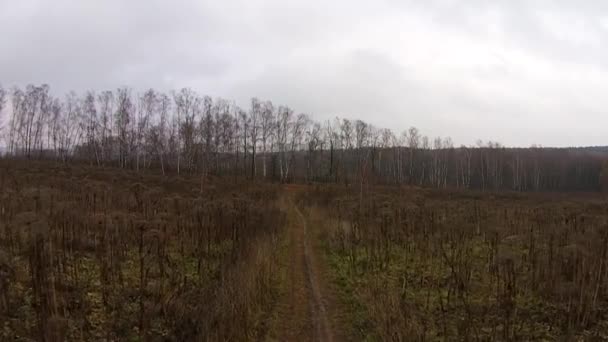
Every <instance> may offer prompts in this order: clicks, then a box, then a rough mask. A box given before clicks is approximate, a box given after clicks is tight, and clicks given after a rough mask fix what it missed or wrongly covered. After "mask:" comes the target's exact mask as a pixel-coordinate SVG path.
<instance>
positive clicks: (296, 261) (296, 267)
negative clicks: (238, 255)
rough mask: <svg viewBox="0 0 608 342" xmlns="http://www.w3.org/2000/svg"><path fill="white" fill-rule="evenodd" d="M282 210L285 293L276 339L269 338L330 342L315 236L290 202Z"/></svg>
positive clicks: (299, 212)
mask: <svg viewBox="0 0 608 342" xmlns="http://www.w3.org/2000/svg"><path fill="white" fill-rule="evenodd" d="M284 209H285V210H286V211H287V213H288V218H289V220H288V229H289V232H288V234H289V236H288V240H289V242H288V244H289V246H288V258H286V261H287V262H288V264H287V265H286V266H287V268H286V271H287V272H286V273H287V276H286V279H285V283H286V284H285V285H286V289H285V290H286V291H285V293H284V295H283V296H282V297H283V298H281V299H280V303H279V306H278V310H277V311H278V312H277V317H276V321H275V329H274V330H275V336H272V337H271V338H270V339H271V340H276V341H320V342H332V341H334V331H333V329H332V325H331V324H330V322H331V321H330V319H329V314H328V305H330V301H329V300H328V298H327V295H326V293H327V292H328V289H327V286H326V285H325V284H326V282H325V280H324V279H323V277H324V276H323V273H322V272H321V268H320V265H319V262H320V260H319V259H320V257H319V256H318V252H317V250H316V248H315V245H314V241H313V239H314V234H312V232H311V231H310V230H309V227H308V223H307V220H306V217H305V216H304V215H303V214H302V211H301V210H300V209H299V208H298V207H297V206H296V205H295V203H294V201H293V199H291V198H286V199H285V201H284ZM324 295H325V296H326V297H324Z"/></svg>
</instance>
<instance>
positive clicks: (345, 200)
mask: <svg viewBox="0 0 608 342" xmlns="http://www.w3.org/2000/svg"><path fill="white" fill-rule="evenodd" d="M299 197H300V202H301V203H302V204H305V205H307V206H309V207H310V208H313V209H312V210H309V212H310V215H312V216H313V217H316V219H315V220H316V222H317V223H318V224H320V225H323V229H324V230H325V239H324V240H325V245H326V250H327V253H328V258H329V259H330V260H331V267H332V269H333V272H334V282H335V283H336V284H337V285H338V286H339V287H340V288H341V291H342V293H341V297H342V301H343V302H344V303H346V304H348V305H349V308H350V311H351V312H350V319H351V322H352V326H353V331H354V332H355V333H356V336H358V337H357V339H364V338H367V339H371V340H382V341H412V340H419V341H427V340H465V341H488V340H493V341H520V340H560V339H564V340H585V341H587V340H605V339H606V338H608V326H607V325H606V319H607V316H606V314H607V311H606V308H608V279H607V277H606V262H607V259H606V257H607V249H608V212H607V211H606V203H605V201H604V200H603V199H602V198H599V196H595V197H593V196H587V197H581V196H579V197H578V198H575V199H572V198H571V199H565V198H564V199H562V198H561V197H559V198H558V199H553V200H550V198H551V197H552V196H546V195H514V196H512V195H509V194H494V195H492V194H487V195H483V194H478V195H475V194H472V193H451V194H448V193H444V194H442V195H441V196H437V193H436V192H433V191H426V190H411V189H410V190H397V189H384V190H378V189H372V190H371V191H368V192H365V193H360V192H359V191H356V192H351V191H349V190H345V189H343V188H342V189H339V188H333V189H331V188H327V187H323V188H320V187H318V188H316V189H315V190H311V191H309V192H303V193H302V194H300V196H299Z"/></svg>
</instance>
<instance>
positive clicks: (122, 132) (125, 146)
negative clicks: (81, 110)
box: [115, 87, 134, 168]
mask: <svg viewBox="0 0 608 342" xmlns="http://www.w3.org/2000/svg"><path fill="white" fill-rule="evenodd" d="M133 110H134V106H133V102H132V100H131V90H130V89H129V88H126V87H125V88H119V89H118V90H117V91H116V114H115V116H116V120H115V124H116V133H117V137H116V138H117V140H118V165H119V167H120V168H124V167H126V166H127V158H128V154H129V152H130V151H129V142H130V138H131V137H130V133H131V132H130V131H129V126H130V124H131V121H132V120H133Z"/></svg>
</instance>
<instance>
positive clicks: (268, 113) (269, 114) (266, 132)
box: [260, 101, 274, 179]
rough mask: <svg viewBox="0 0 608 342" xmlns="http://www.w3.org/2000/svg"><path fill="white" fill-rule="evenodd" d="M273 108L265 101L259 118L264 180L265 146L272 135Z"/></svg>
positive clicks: (265, 167)
mask: <svg viewBox="0 0 608 342" xmlns="http://www.w3.org/2000/svg"><path fill="white" fill-rule="evenodd" d="M273 122H274V106H273V105H272V102H270V101H266V102H264V103H263V105H262V116H261V118H260V129H261V132H260V133H261V135H262V136H261V140H262V175H263V177H264V179H266V173H267V171H266V169H267V165H266V163H267V156H266V153H267V152H268V150H267V149H266V148H267V144H268V143H269V140H271V139H272V137H273V133H274V130H273V128H274V125H273ZM271 151H272V148H271Z"/></svg>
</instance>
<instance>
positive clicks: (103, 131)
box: [97, 90, 114, 164]
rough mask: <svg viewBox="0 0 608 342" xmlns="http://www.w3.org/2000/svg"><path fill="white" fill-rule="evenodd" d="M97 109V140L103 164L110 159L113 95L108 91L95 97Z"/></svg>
mask: <svg viewBox="0 0 608 342" xmlns="http://www.w3.org/2000/svg"><path fill="white" fill-rule="evenodd" d="M97 103H98V107H99V125H98V126H99V134H100V137H99V140H100V145H101V147H100V150H101V152H100V156H101V163H102V164H104V163H105V161H106V160H107V159H110V158H111V155H112V153H111V150H112V146H111V145H110V137H111V136H112V128H113V126H114V125H113V116H114V115H113V112H114V93H113V92H112V91H110V90H106V91H103V92H101V94H99V95H98V96H97Z"/></svg>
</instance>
